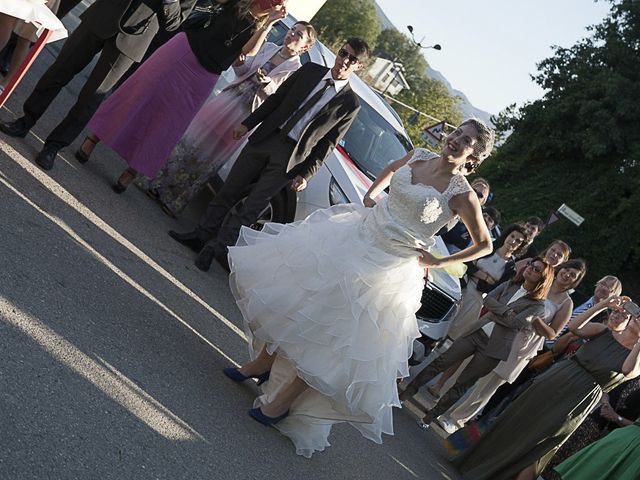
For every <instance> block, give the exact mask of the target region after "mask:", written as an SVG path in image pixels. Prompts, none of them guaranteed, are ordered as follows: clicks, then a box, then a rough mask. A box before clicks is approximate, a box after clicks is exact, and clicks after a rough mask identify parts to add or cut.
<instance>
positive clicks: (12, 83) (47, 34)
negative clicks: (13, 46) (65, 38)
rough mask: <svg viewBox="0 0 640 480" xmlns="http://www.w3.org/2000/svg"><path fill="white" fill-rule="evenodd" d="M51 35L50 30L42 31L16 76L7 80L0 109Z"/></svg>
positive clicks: (0, 101)
mask: <svg viewBox="0 0 640 480" xmlns="http://www.w3.org/2000/svg"><path fill="white" fill-rule="evenodd" d="M52 34H53V32H52V31H51V30H44V31H43V32H42V34H41V35H40V37H38V40H36V43H35V44H34V45H33V47H31V50H29V53H28V54H27V57H26V58H25V59H24V60H23V62H22V64H21V65H20V68H19V69H18V71H17V72H16V74H15V75H14V76H13V77H12V78H11V80H9V83H8V84H7V86H6V87H5V88H4V91H3V92H2V94H1V95H0V107H2V106H3V105H4V102H6V101H7V98H9V96H10V95H11V94H12V93H13V91H14V90H15V89H16V87H17V86H18V84H19V83H20V80H22V77H24V75H25V73H27V70H29V68H30V67H31V65H32V64H33V62H34V61H35V59H36V57H37V56H38V55H39V54H40V52H41V51H42V49H43V48H44V46H45V45H46V44H47V40H49V37H51V35H52Z"/></svg>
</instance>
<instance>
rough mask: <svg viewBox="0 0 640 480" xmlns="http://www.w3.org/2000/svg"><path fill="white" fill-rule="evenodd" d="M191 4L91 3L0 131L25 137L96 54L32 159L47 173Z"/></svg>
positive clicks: (153, 0) (180, 0) (175, 0)
mask: <svg viewBox="0 0 640 480" xmlns="http://www.w3.org/2000/svg"><path fill="white" fill-rule="evenodd" d="M75 3H76V2H67V5H63V7H64V8H73V7H74V6H75ZM194 3H195V0H96V1H95V2H94V3H93V4H92V5H91V6H90V7H89V8H87V9H86V10H85V11H84V12H83V13H82V14H81V15H80V18H81V20H82V21H81V22H80V25H78V27H77V28H76V29H75V30H74V31H73V33H72V34H71V35H70V36H69V38H68V39H67V41H66V42H65V44H64V46H63V47H62V49H61V50H60V53H59V55H58V57H57V58H56V60H55V62H54V63H53V65H51V66H50V67H49V69H48V70H47V71H46V72H45V73H44V75H43V76H42V78H41V79H40V80H39V81H38V83H37V85H36V87H35V89H34V90H33V92H32V93H31V95H30V96H29V98H27V100H26V101H25V103H24V105H23V107H22V108H23V110H24V116H22V117H20V118H18V119H17V120H14V121H13V122H6V123H2V124H0V130H1V131H2V132H4V133H6V134H7V135H9V136H12V137H24V136H26V135H27V133H28V132H29V130H30V129H31V128H32V127H33V126H34V125H35V123H36V122H37V121H38V120H39V119H40V117H41V116H42V114H44V112H45V110H46V109H47V108H48V107H49V105H50V104H51V102H52V101H53V100H54V99H55V98H56V96H57V95H58V93H60V90H62V88H63V87H64V86H65V85H67V84H68V83H69V82H70V81H71V80H72V79H73V77H75V76H76V75H77V74H78V73H80V72H81V71H82V70H83V69H84V68H85V67H86V66H87V65H89V63H91V61H92V60H93V57H94V56H95V55H96V54H98V53H99V54H100V57H99V58H98V62H97V63H96V66H95V67H94V68H93V70H92V71H91V74H90V75H89V78H88V79H87V81H86V83H85V84H84V86H83V87H82V90H80V93H79V94H78V99H77V101H76V103H75V105H73V107H71V110H70V111H69V113H68V114H67V116H66V117H65V118H64V119H63V120H62V122H60V123H59V124H58V126H57V127H56V128H55V129H54V130H53V131H52V132H51V133H50V134H49V136H48V137H47V139H46V140H45V142H44V148H43V149H42V151H41V152H40V153H39V154H38V156H37V157H36V163H37V164H38V165H40V167H42V168H43V169H44V170H50V169H51V168H53V163H54V160H55V158H56V155H57V153H58V150H60V149H61V148H63V147H66V146H68V145H70V144H71V142H73V140H74V139H75V138H76V137H77V136H78V135H79V134H80V132H82V129H83V128H84V127H85V125H86V124H87V122H88V121H89V119H90V118H91V116H92V115H93V114H94V112H95V111H96V110H97V109H98V106H99V105H100V103H101V102H102V100H103V99H104V97H105V95H106V94H107V93H108V92H109V91H110V90H111V88H112V87H113V86H114V85H115V84H116V82H117V81H118V79H119V78H120V77H121V76H122V75H123V74H124V73H125V72H126V71H127V70H128V69H129V67H130V66H131V65H132V64H133V63H134V62H139V61H141V60H142V57H143V55H144V53H145V51H146V50H147V48H148V47H149V44H150V43H151V40H152V39H153V37H154V35H155V34H156V33H157V32H158V30H159V29H160V28H161V27H162V28H164V29H165V30H175V29H177V28H178V27H179V26H180V24H181V23H182V21H183V20H184V19H185V18H186V17H187V15H188V14H189V12H190V11H191V9H192V7H193V4H194Z"/></svg>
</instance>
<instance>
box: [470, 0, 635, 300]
mask: <svg viewBox="0 0 640 480" xmlns="http://www.w3.org/2000/svg"><path fill="white" fill-rule="evenodd" d="M611 3H612V8H611V12H610V14H609V16H608V17H607V18H606V19H605V20H604V21H603V22H602V23H601V24H599V25H596V26H594V27H592V28H591V30H590V36H589V37H588V38H585V39H583V40H581V41H579V42H578V43H576V44H575V45H574V46H572V47H571V48H559V47H555V49H554V55H553V56H552V57H550V58H548V59H546V60H544V61H542V62H541V63H540V64H539V65H538V69H539V72H538V74H537V75H536V76H535V77H534V79H535V81H536V82H537V83H538V84H539V85H540V86H542V87H543V88H545V89H546V90H547V93H546V94H545V96H544V97H543V98H542V99H540V100H537V101H534V102H532V103H530V104H528V105H525V106H524V107H522V108H521V109H520V110H516V109H514V108H511V111H507V112H503V113H502V114H501V115H500V116H499V120H500V129H501V130H502V131H507V130H510V129H512V130H513V133H512V134H511V135H510V136H509V137H508V139H507V140H506V141H505V143H504V144H503V146H502V147H501V148H500V149H499V150H498V151H497V153H496V154H495V155H494V156H493V157H491V158H490V159H489V160H488V161H487V162H486V165H483V167H482V168H481V171H480V173H481V174H482V175H483V176H486V177H487V178H489V179H490V180H491V181H492V184H493V186H494V189H495V190H496V191H498V192H499V198H498V201H499V205H496V206H498V208H500V209H501V210H503V215H504V214H506V218H508V219H511V220H517V219H522V218H524V217H526V216H529V215H539V216H544V215H546V214H547V212H548V211H550V210H552V209H556V208H557V207H558V206H560V205H561V204H562V203H566V204H567V205H569V206H570V207H572V208H573V209H574V210H576V211H577V212H578V213H579V214H580V215H582V216H583V217H584V218H585V222H584V223H583V224H582V225H581V226H580V227H578V228H577V227H575V226H573V225H572V224H570V223H569V222H567V221H565V220H563V221H561V222H558V223H557V224H554V225H552V226H550V227H549V229H548V231H546V232H545V233H544V234H543V235H542V237H541V244H544V243H545V242H548V241H549V240H551V239H552V238H563V239H566V240H567V241H568V242H569V244H570V245H571V246H572V248H573V250H574V256H581V257H584V258H585V259H587V260H588V263H589V270H590V272H589V278H588V280H590V281H591V282H593V281H594V280H597V279H598V278H599V277H601V276H603V275H605V274H609V273H612V274H618V275H620V276H621V277H622V278H623V280H624V283H625V291H627V292H629V291H635V292H636V293H638V292H640V282H639V280H638V275H637V273H636V272H637V271H638V268H639V267H640V221H639V220H640V216H638V212H639V211H640V128H639V126H640V108H638V105H639V103H638V99H639V98H640V55H639V53H640V2H638V1H635V0H618V1H613V0H611Z"/></svg>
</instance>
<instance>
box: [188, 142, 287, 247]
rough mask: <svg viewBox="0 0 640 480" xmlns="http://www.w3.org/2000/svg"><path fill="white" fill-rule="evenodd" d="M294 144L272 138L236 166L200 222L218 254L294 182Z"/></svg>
mask: <svg viewBox="0 0 640 480" xmlns="http://www.w3.org/2000/svg"><path fill="white" fill-rule="evenodd" d="M294 146H295V145H294V144H293V142H292V141H288V140H283V139H281V138H280V136H279V135H272V136H271V137H269V138H268V139H266V140H265V141H263V142H260V143H259V144H256V145H252V144H250V143H249V144H247V146H246V147H245V148H244V149H243V150H242V152H241V153H240V155H239V156H238V159H237V160H236V162H235V163H234V165H233V167H232V168H231V171H230V172H229V176H228V177H227V180H226V181H225V182H224V185H223V186H222V188H221V189H220V191H219V192H218V194H217V195H216V196H215V197H214V199H213V200H212V201H211V202H210V203H209V206H208V208H207V211H206V213H205V214H204V216H203V217H202V218H201V219H200V224H199V226H198V233H199V235H200V238H201V240H203V241H206V242H207V245H208V246H211V247H213V248H214V250H215V251H216V255H222V254H225V253H226V251H227V247H229V246H231V245H234V244H235V242H236V240H237V239H238V234H239V232H240V228H241V227H242V226H243V225H245V226H249V225H252V224H254V223H255V222H256V221H257V220H258V218H260V215H261V214H262V212H264V210H265V209H266V208H267V207H268V206H269V202H270V201H271V199H272V198H273V197H274V196H275V195H277V194H278V192H279V191H280V190H282V189H283V188H284V187H285V186H287V185H288V184H289V183H291V178H289V177H288V176H287V173H286V169H287V164H288V163H289V158H290V157H291V153H292V152H293V148H294ZM245 196H246V199H245V201H244V203H243V205H242V206H241V207H240V208H239V209H238V210H236V211H235V212H233V213H231V214H230V215H229V217H228V218H227V221H226V222H225V224H224V227H222V222H223V221H224V219H225V217H227V215H228V214H229V213H230V211H231V209H232V208H233V206H234V205H236V204H237V203H238V202H239V201H240V200H242V199H243V198H244V197H245Z"/></svg>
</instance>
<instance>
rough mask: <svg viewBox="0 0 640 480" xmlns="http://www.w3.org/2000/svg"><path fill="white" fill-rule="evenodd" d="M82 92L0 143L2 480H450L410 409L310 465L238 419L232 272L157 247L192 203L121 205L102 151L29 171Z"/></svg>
mask: <svg viewBox="0 0 640 480" xmlns="http://www.w3.org/2000/svg"><path fill="white" fill-rule="evenodd" d="M70 21H71V22H73V21H76V20H75V19H73V18H72V19H70ZM52 58H53V57H52V49H51V48H49V50H47V51H45V52H44V53H43V54H42V56H41V58H40V59H39V61H38V63H37V64H36V65H35V67H34V68H33V70H32V72H31V73H30V75H29V76H28V77H27V78H26V79H25V81H24V83H23V84H22V86H21V87H20V88H19V90H18V91H17V92H16V94H15V95H14V97H13V98H12V99H11V100H10V101H9V103H8V105H7V106H6V108H5V109H3V111H1V112H0V119H2V120H6V119H10V118H12V117H13V114H14V113H20V105H21V102H22V101H23V100H24V98H25V97H26V95H27V94H28V93H29V92H30V91H31V89H32V87H33V85H34V82H35V80H37V79H38V78H39V75H40V74H41V73H42V72H43V71H44V68H45V67H46V66H47V65H48V64H50V63H51V61H52ZM79 86H80V83H78V82H77V81H76V82H74V83H73V84H71V85H70V86H69V87H68V88H66V89H65V90H64V91H63V94H62V95H60V97H59V98H58V99H57V100H56V102H55V103H54V105H52V107H51V108H50V110H49V111H48V113H47V115H46V116H45V117H44V118H43V119H42V120H41V121H40V122H39V123H38V125H37V126H36V127H35V128H34V130H33V132H32V134H30V135H29V136H28V137H27V138H26V139H24V140H16V139H9V138H7V137H5V136H4V135H0V149H1V151H0V252H1V256H0V265H1V268H2V275H1V276H0V411H1V412H2V420H0V425H1V431H2V435H1V436H0V479H7V480H12V479H94V478H95V479H118V480H122V479H205V478H212V479H236V478H237V479H251V478H256V479H272V478H278V479H292V480H293V479H300V478H305V479H323V480H324V479H344V478H350V479H360V478H362V479H391V478H393V479H415V478H418V479H439V478H449V479H456V478H459V477H458V476H457V474H456V473H455V472H453V471H452V469H451V468H450V467H449V465H448V463H447V462H446V460H445V457H444V452H443V450H442V448H441V446H440V441H439V439H438V437H436V436H435V435H434V434H433V433H430V432H423V431H421V430H419V429H418V428H417V427H416V424H415V420H416V417H415V416H414V415H413V414H411V413H410V412H407V411H398V412H397V413H396V436H394V437H387V438H386V439H385V443H384V444H383V445H376V444H374V443H371V442H368V441H366V440H364V439H363V438H361V437H360V435H359V434H358V433H357V432H356V431H355V430H354V429H352V428H350V427H348V426H345V425H340V426H338V427H337V428H335V429H334V432H333V434H332V437H331V443H332V445H333V446H332V447H331V448H329V449H328V450H327V451H326V452H323V453H319V454H316V455H315V456H314V457H313V458H312V459H311V460H307V459H304V458H301V457H298V456H296V455H295V452H294V450H293V447H292V445H291V444H290V442H289V441H288V440H287V439H286V438H284V437H282V436H280V435H279V434H278V433H277V432H276V431H275V430H273V429H267V428H264V427H262V426H260V425H258V424H256V423H255V422H253V421H252V420H251V419H250V418H249V417H248V416H247V415H246V410H247V409H248V408H249V407H250V405H251V402H252V399H253V397H254V396H255V393H256V389H255V387H253V386H238V385H235V384H232V383H231V382H230V381H228V380H226V378H224V377H223V376H222V375H221V373H220V369H221V368H222V367H224V366H226V365H229V363H230V362H232V361H235V362H242V361H244V360H245V359H246V357H247V353H246V343H245V341H244V339H243V337H242V334H241V332H240V329H239V326H240V315H239V313H238V311H237V309H236V308H235V305H234V303H233V299H232V297H231V295H230V292H229V289H228V285H227V277H226V274H225V273H224V272H223V271H222V270H220V269H219V268H218V267H214V268H213V269H212V271H211V272H209V273H208V274H205V273H203V272H200V271H199V270H197V269H196V268H195V267H194V266H193V263H192V254H191V253H190V252H189V251H188V250H186V249H184V248H182V247H181V246H180V245H178V244H176V243H175V242H173V241H172V240H171V239H170V238H169V237H168V236H167V234H166V232H167V230H169V229H170V228H178V229H180V228H186V227H188V226H191V225H192V222H191V220H190V218H189V217H191V218H193V216H194V215H195V214H197V211H196V210H197V207H198V205H196V206H195V208H194V209H192V210H191V211H190V212H187V213H188V214H187V218H185V219H181V220H178V221H175V220H171V219H169V218H168V217H166V216H165V215H164V214H163V213H162V212H161V210H160V209H159V208H158V207H157V205H155V204H154V203H153V202H152V201H151V200H150V199H149V198H147V197H146V196H145V195H144V194H143V193H141V192H140V191H138V190H137V189H135V188H132V189H130V191H127V192H126V193H125V194H123V195H121V196H118V195H115V194H114V193H113V192H112V191H111V188H110V184H111V183H112V181H113V180H114V179H115V178H116V177H117V175H118V173H119V171H120V170H121V169H122V168H124V163H123V162H122V160H120V159H119V158H117V157H116V156H115V155H113V154H112V153H111V152H109V151H108V150H107V149H100V150H98V151H96V155H95V159H93V160H92V161H91V162H90V163H88V164H86V165H84V166H81V165H79V164H78V163H77V162H75V160H74V159H73V155H72V152H73V150H74V148H75V147H77V143H76V145H74V146H72V147H71V148H69V149H67V150H66V151H63V152H62V155H61V157H62V158H61V157H60V156H59V157H58V159H57V160H56V166H55V168H54V170H53V171H51V172H50V173H49V174H47V173H44V172H43V171H41V170H40V169H39V168H38V167H37V166H36V165H35V164H34V163H33V158H34V156H35V153H36V152H37V151H38V150H39V148H40V147H41V145H42V141H41V139H42V138H44V137H45V136H46V133H48V132H49V131H50V130H51V129H52V127H53V126H54V125H55V123H56V121H57V120H58V119H60V118H61V115H63V113H64V112H65V108H66V107H67V106H69V105H70V102H71V100H72V94H73V93H74V92H77V91H78V89H79Z"/></svg>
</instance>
